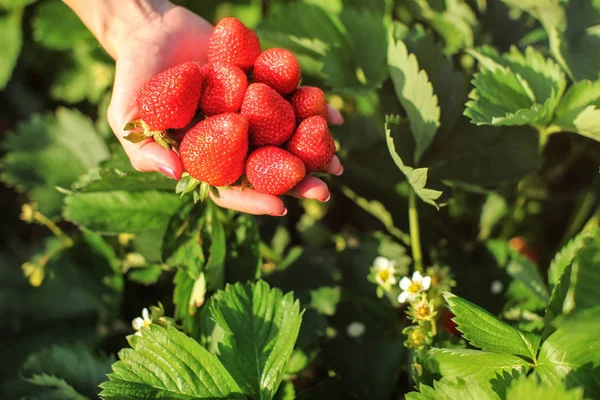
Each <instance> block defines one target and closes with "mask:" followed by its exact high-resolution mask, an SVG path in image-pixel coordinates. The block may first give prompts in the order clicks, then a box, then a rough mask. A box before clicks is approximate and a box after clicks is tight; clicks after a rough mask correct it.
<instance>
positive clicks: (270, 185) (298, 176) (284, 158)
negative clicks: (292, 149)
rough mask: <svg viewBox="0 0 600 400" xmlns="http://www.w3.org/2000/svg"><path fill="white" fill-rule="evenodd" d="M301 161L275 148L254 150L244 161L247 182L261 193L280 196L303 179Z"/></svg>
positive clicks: (303, 169) (267, 147)
mask: <svg viewBox="0 0 600 400" xmlns="http://www.w3.org/2000/svg"><path fill="white" fill-rule="evenodd" d="M305 174H306V169H305V168H304V164H303V163H302V160H300V159H299V158H298V157H296V156H294V155H292V154H291V153H289V152H287V151H285V150H283V149H280V148H279V147H275V146H266V147H260V148H258V149H256V150H254V151H253V152H252V153H251V154H250V155H249V156H248V160H247V161H246V176H247V177H248V182H249V183H250V184H251V185H252V187H254V189H256V190H257V191H259V192H261V193H266V194H272V195H275V196H281V195H283V194H285V193H286V192H288V191H289V190H290V189H292V188H293V187H294V186H296V184H297V183H298V182H300V181H301V180H302V178H304V175H305Z"/></svg>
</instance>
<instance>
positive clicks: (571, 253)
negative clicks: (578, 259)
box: [548, 229, 599, 285]
mask: <svg viewBox="0 0 600 400" xmlns="http://www.w3.org/2000/svg"><path fill="white" fill-rule="evenodd" d="M597 234H599V231H598V229H593V230H590V231H586V232H582V233H580V234H579V235H577V236H575V237H574V238H572V239H571V240H570V241H569V242H568V243H567V244H566V245H564V246H563V248H562V249H560V251H559V252H558V253H556V255H555V256H554V258H553V259H552V261H551V262H550V267H549V268H548V282H549V283H550V284H551V285H555V284H556V283H557V282H558V280H559V279H560V277H561V276H562V275H563V272H564V270H565V268H567V267H568V266H569V265H571V263H572V262H573V260H574V259H575V256H576V255H577V253H578V252H579V250H581V248H582V247H583V245H584V244H585V240H586V238H589V237H593V236H595V235H597Z"/></svg>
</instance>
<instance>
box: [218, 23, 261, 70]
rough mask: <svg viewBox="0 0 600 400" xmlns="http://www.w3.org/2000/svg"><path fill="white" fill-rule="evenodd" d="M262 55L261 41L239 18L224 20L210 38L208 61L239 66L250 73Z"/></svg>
mask: <svg viewBox="0 0 600 400" xmlns="http://www.w3.org/2000/svg"><path fill="white" fill-rule="evenodd" d="M259 54H260V41H259V40H258V36H256V33H254V32H253V31H252V30H251V29H248V27H246V25H244V24H243V23H242V22H241V21H240V20H238V19H237V18H223V19H222V20H221V21H219V23H218V24H217V25H216V26H215V28H214V29H213V31H212V32H211V34H210V36H209V38H208V61H209V62H219V61H220V62H224V63H227V64H233V65H237V66H238V67H240V68H241V69H243V70H244V71H249V70H250V69H252V66H253V65H254V61H255V60H256V57H258V55H259Z"/></svg>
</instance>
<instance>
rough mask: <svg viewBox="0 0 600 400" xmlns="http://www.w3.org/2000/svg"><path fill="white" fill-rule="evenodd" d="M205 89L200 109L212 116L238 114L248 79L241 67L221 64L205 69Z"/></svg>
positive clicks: (212, 64) (210, 65) (207, 66)
mask: <svg viewBox="0 0 600 400" xmlns="http://www.w3.org/2000/svg"><path fill="white" fill-rule="evenodd" d="M203 72H204V87H203V92H202V96H201V97H200V108H201V109H202V112H204V114H206V115H208V116H211V115H216V114H222V113H227V112H237V111H239V110H240V107H241V106H242V100H243V99H244V94H245V93H246V89H247V88H248V78H246V74H245V73H244V71H242V70H241V68H240V67H237V66H235V65H230V64H224V63H221V62H217V63H211V64H207V65H206V66H205V67H204V70H203Z"/></svg>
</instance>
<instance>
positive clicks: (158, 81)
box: [136, 62, 202, 131]
mask: <svg viewBox="0 0 600 400" xmlns="http://www.w3.org/2000/svg"><path fill="white" fill-rule="evenodd" d="M201 88H202V70H201V68H200V67H199V66H198V65H197V64H196V63H193V62H188V63H185V64H181V65H178V66H176V67H173V68H171V69H168V70H166V71H163V72H161V73H160V74H158V75H155V76H154V77H152V78H151V79H150V80H149V81H148V82H146V83H145V84H144V86H143V87H142V90H140V92H139V94H138V96H137V99H136V104H137V107H138V111H139V116H140V118H141V119H142V120H143V121H144V122H145V123H146V124H147V125H148V126H149V128H150V130H152V131H164V130H167V129H177V128H183V127H185V126H186V125H187V124H188V123H190V121H191V120H192V118H194V114H195V113H196V109H197V108H198V101H199V100H200V91H201Z"/></svg>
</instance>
